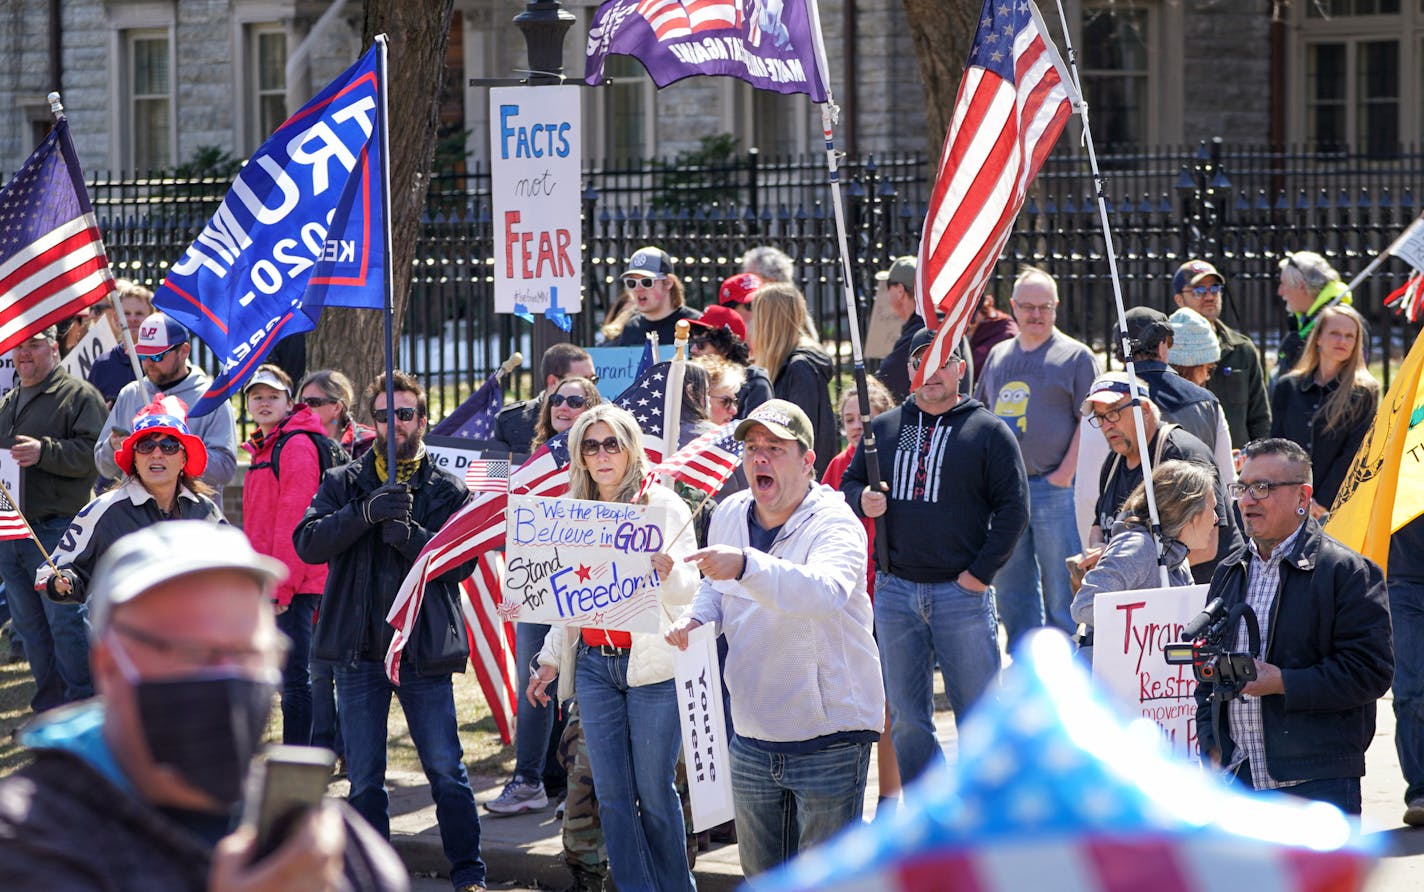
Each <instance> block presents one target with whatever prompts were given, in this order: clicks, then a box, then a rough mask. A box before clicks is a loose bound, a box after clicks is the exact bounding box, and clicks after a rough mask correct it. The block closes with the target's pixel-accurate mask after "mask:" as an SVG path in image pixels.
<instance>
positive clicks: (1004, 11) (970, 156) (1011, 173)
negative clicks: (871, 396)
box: [915, 0, 1078, 386]
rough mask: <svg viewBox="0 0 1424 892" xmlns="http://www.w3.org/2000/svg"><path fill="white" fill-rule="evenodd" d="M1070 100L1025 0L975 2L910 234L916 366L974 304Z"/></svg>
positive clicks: (935, 352)
mask: <svg viewBox="0 0 1424 892" xmlns="http://www.w3.org/2000/svg"><path fill="white" fill-rule="evenodd" d="M1077 103H1078V96H1077V92H1076V90H1075V89H1074V88H1073V81H1072V79H1071V78H1070V77H1069V76H1068V74H1067V70H1066V69H1065V67H1064V65H1063V61H1062V59H1060V58H1059V56H1058V51H1057V50H1056V49H1054V47H1053V43H1052V41H1050V40H1049V38H1048V35H1047V34H1046V33H1045V29H1044V28H1043V20H1042V19H1040V18H1039V16H1038V10H1037V9H1036V8H1034V5H1033V3H1032V2H1030V0H985V3H984V11H983V14H982V15H981V16H980V19H979V29H978V31H977V32H976V33H975V35H974V46H973V49H972V50H970V53H969V67H968V69H967V70H966V71H965V72H964V79H963V80H962V81H961V82H960V84H959V95H958V98H957V99H956V100H955V107H954V117H953V118H952V119H951V120H950V123H949V134H948V136H946V137H945V141H944V151H943V153H942V154H941V157H940V165H939V172H938V174H937V175H936V177H935V185H934V190H933V192H932V193H931V195H930V205H929V213H928V214H927V215H926V217H925V225H924V229H923V235H922V236H921V240H920V258H919V267H918V271H917V274H916V282H915V294H916V295H918V298H919V302H920V315H921V316H922V317H924V320H925V324H926V325H927V326H929V327H930V328H935V327H936V324H937V323H936V321H935V320H936V319H937V315H936V314H937V313H943V314H944V317H945V318H944V322H943V323H942V324H939V330H938V332H937V333H936V335H935V340H934V343H933V344H931V345H930V348H929V353H928V354H927V355H926V357H925V361H924V362H923V363H922V364H921V365H920V371H918V372H916V374H915V385H916V386H918V385H919V384H920V383H921V382H922V381H923V379H924V375H925V374H927V373H929V374H933V373H934V372H935V371H936V370H938V369H939V368H940V367H941V366H943V365H944V363H945V362H946V361H948V359H949V354H950V351H951V350H953V349H954V346H955V345H956V344H958V343H959V340H960V338H961V337H962V336H963V335H964V331H965V329H966V328H967V327H968V325H969V320H970V319H971V318H972V317H973V315H974V311H975V310H976V309H977V307H978V305H979V298H980V297H981V295H982V294H983V292H984V287H985V285H986V284H987V283H988V281H989V275H990V274H991V273H992V272H993V271H994V264H995V263H997V262H998V260H999V255H1000V253H1002V252H1003V249H1004V243H1005V242H1007V241H1008V238H1009V233H1010V231H1011V230H1012V229H1013V225H1014V218H1015V217H1017V216H1018V213H1019V209H1020V208H1022V207H1023V203H1024V196H1025V194H1026V193H1027V191H1028V186H1029V183H1030V182H1032V181H1033V178H1034V176H1035V175H1036V174H1037V173H1038V169H1039V167H1040V166H1042V164H1043V159H1044V158H1046V157H1047V156H1048V153H1049V152H1050V151H1051V150H1052V149H1053V144H1054V142H1056V141H1057V140H1058V134H1059V133H1061V132H1062V131H1063V126H1064V124H1066V123H1067V121H1068V116H1069V115H1070V114H1071V113H1072V110H1073V108H1074V107H1075V105H1076V104H1077Z"/></svg>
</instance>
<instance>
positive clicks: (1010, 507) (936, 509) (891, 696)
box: [841, 329, 1028, 782]
mask: <svg viewBox="0 0 1424 892" xmlns="http://www.w3.org/2000/svg"><path fill="white" fill-rule="evenodd" d="M933 337H934V335H933V334H932V333H931V332H930V331H929V330H928V329H922V330H921V331H920V332H919V333H918V334H916V335H915V339H914V341H913V342H912V344H911V348H910V357H911V358H910V367H911V373H912V374H913V372H914V371H915V370H916V369H917V368H918V365H919V359H920V357H921V356H922V355H923V351H924V350H925V349H927V348H928V347H929V345H930V342H931V340H932V339H933ZM963 374H964V361H963V360H962V359H960V357H959V354H958V352H955V353H951V354H950V358H949V361H948V362H947V363H945V365H944V366H943V367H942V368H939V369H935V370H930V369H926V370H925V379H924V383H923V384H922V385H921V386H920V389H919V390H917V391H916V392H915V393H914V395H913V396H911V397H910V398H909V399H908V400H906V401H905V403H904V404H903V405H901V406H898V407H896V408H894V409H891V410H890V411H889V412H885V413H883V414H881V415H879V416H877V417H876V418H875V420H874V421H872V422H871V424H872V425H874V431H875V438H876V440H877V442H879V443H880V451H879V454H878V458H879V466H880V477H881V480H883V481H885V482H887V483H888V484H889V486H888V491H886V492H876V491H874V490H873V489H871V488H870V486H869V477H868V474H867V468H866V459H865V451H864V450H857V451H856V453H855V457H854V458H853V459H851V463H850V468H849V469H848V470H847V471H846V475H845V478H844V479H843V480H842V482H841V490H842V491H843V492H844V493H845V496H846V501H847V502H848V503H849V504H850V506H851V508H852V509H853V510H854V511H855V513H856V514H858V515H860V516H862V517H882V516H883V517H884V521H883V523H884V527H885V528H884V530H883V533H882V534H880V535H877V536H876V537H875V566H876V574H875V628H876V636H877V640H878V644H879V646H880V661H881V665H882V667H883V669H884V673H885V693H886V697H887V698H888V700H889V702H890V717H891V734H892V735H893V737H894V741H895V756H896V761H898V762H899V764H900V776H901V777H903V778H904V779H905V781H906V782H909V781H911V780H913V779H914V778H915V777H917V776H919V774H920V773H921V772H922V771H924V770H925V768H927V767H928V766H930V765H931V764H933V763H936V762H942V761H943V760H944V754H943V752H942V751H941V750H940V748H939V741H938V739H937V738H936V737H935V727H934V711H933V709H932V704H933V697H932V694H933V680H934V679H933V674H932V672H933V670H932V667H933V665H934V660H935V658H938V660H939V664H940V670H941V672H942V673H943V674H944V687H945V691H946V692H947V693H948V694H949V703H950V706H951V707H953V709H954V717H955V720H956V721H959V720H962V719H963V718H964V715H965V713H966V712H967V711H968V710H969V709H970V707H972V706H973V705H974V702H975V701H976V700H977V699H978V698H979V696H980V695H981V694H982V693H983V692H984V689H985V688H986V687H988V685H989V683H990V682H991V681H992V680H993V678H994V676H995V674H997V673H998V671H999V638H998V620H997V619H996V617H995V615H994V595H993V592H992V591H991V590H990V588H989V586H990V583H992V582H993V581H994V574H995V573H997V572H998V571H999V568H1000V567H1002V566H1003V565H1004V562H1005V561H1007V560H1008V559H1009V555H1010V554H1012V553H1013V550H1014V545H1015V544H1016V543H1017V542H1018V538H1019V535H1020V534H1021V533H1022V532H1023V529H1024V526H1025V525H1027V523H1028V481H1027V478H1026V477H1025V475H1024V466H1023V458H1022V457H1021V456H1020V454H1019V449H1018V441H1016V440H1015V439H1014V435H1013V433H1012V432H1010V431H1009V428H1008V425H1006V424H1004V422H1003V421H1001V420H1000V419H999V418H997V417H996V416H995V415H994V414H993V413H992V412H990V411H989V410H988V409H986V408H984V404H983V403H980V402H979V401H978V400H974V399H970V398H968V397H965V396H963V395H962V394H960V392H959V379H960V376H961V375H963Z"/></svg>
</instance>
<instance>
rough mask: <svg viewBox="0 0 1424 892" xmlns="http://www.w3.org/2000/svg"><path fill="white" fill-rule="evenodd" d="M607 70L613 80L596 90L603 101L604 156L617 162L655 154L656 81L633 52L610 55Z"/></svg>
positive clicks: (606, 63)
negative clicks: (631, 54)
mask: <svg viewBox="0 0 1424 892" xmlns="http://www.w3.org/2000/svg"><path fill="white" fill-rule="evenodd" d="M604 72H605V74H606V76H607V77H608V78H610V79H611V80H612V83H611V84H609V85H608V86H606V87H600V88H599V89H598V90H597V91H596V92H597V93H598V96H599V98H600V99H602V101H603V111H602V114H601V115H600V116H599V118H600V121H601V122H602V125H603V140H602V143H603V146H602V147H603V153H604V157H605V158H606V159H607V160H608V161H610V162H614V163H622V162H624V161H627V160H629V159H638V158H643V157H646V156H648V155H651V154H653V152H654V151H655V150H656V146H655V145H654V144H653V141H652V139H651V138H650V137H651V134H652V121H651V118H652V116H653V107H654V106H653V81H652V78H650V77H648V73H647V72H646V71H644V70H643V66H642V65H641V64H640V63H639V62H638V61H637V60H636V59H634V58H632V57H631V56H609V57H608V58H607V59H606V60H605V61H604Z"/></svg>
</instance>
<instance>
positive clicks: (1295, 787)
mask: <svg viewBox="0 0 1424 892" xmlns="http://www.w3.org/2000/svg"><path fill="white" fill-rule="evenodd" d="M1242 455H1243V456H1244V458H1245V462H1244V464H1243V465H1242V466H1241V473H1240V476H1239V477H1238V479H1237V482H1236V483H1234V484H1232V485H1231V486H1230V487H1229V490H1230V492H1231V495H1232V497H1233V498H1235V499H1236V501H1237V505H1238V507H1239V508H1240V510H1241V520H1242V525H1243V526H1244V528H1245V531H1246V535H1247V537H1248V542H1247V545H1246V547H1245V548H1239V549H1237V550H1236V551H1234V552H1233V553H1232V554H1231V555H1230V556H1229V557H1227V558H1226V559H1225V560H1223V561H1222V562H1221V563H1220V565H1219V566H1218V567H1217V569H1216V573H1215V575H1213V576H1212V580H1211V589H1210V591H1209V592H1208V594H1207V600H1208V601H1211V600H1212V599H1214V598H1221V599H1223V601H1224V602H1225V607H1226V609H1227V610H1230V609H1231V608H1232V607H1234V606H1236V605H1239V604H1242V603H1244V604H1246V605H1248V606H1250V608H1251V609H1252V611H1254V613H1255V615H1256V620H1257V622H1258V624H1259V626H1260V636H1259V639H1258V641H1259V648H1258V652H1255V653H1253V654H1252V655H1253V656H1254V657H1255V658H1256V660H1255V666H1256V679H1255V680H1254V681H1251V682H1248V683H1247V684H1246V685H1245V686H1244V687H1243V688H1242V689H1241V691H1240V694H1239V696H1235V697H1231V698H1230V699H1227V700H1226V701H1225V702H1224V703H1223V702H1221V701H1220V700H1216V701H1214V700H1213V699H1212V694H1213V685H1211V684H1208V683H1201V684H1198V685H1197V692H1196V697H1197V731H1198V734H1199V738H1200V741H1201V752H1202V754H1203V755H1206V756H1209V757H1210V758H1211V760H1212V761H1213V762H1214V763H1215V764H1217V765H1219V766H1221V767H1222V769H1223V771H1224V773H1225V774H1226V775H1227V776H1228V777H1232V778H1234V779H1235V780H1237V781H1238V782H1240V783H1242V784H1244V785H1246V786H1248V787H1251V788H1253V789H1257V790H1274V789H1280V790H1282V791H1284V792H1287V793H1290V794H1291V795H1294V796H1299V797H1302V798H1306V799H1317V800H1320V801H1323V802H1329V803H1331V804H1333V805H1336V806H1338V807H1339V808H1341V809H1342V810H1344V811H1345V812H1347V813H1349V814H1359V813H1360V807H1361V802H1360V778H1361V777H1363V776H1364V773H1365V749H1366V747H1368V746H1369V744H1370V740H1371V739H1372V738H1373V737H1374V732H1375V701H1376V700H1378V699H1379V698H1380V697H1381V696H1383V695H1384V693H1385V691H1387V690H1389V685H1390V681H1391V679H1392V677H1393V674H1394V654H1393V649H1392V642H1391V640H1390V620H1389V602H1388V597H1387V595H1386V593H1385V585H1384V576H1383V574H1382V573H1381V572H1380V568H1379V567H1378V566H1376V565H1375V564H1374V563H1372V562H1371V561H1369V560H1367V559H1366V558H1364V557H1362V556H1360V555H1359V554H1357V553H1355V552H1353V551H1351V550H1350V549H1348V548H1346V547H1345V546H1344V545H1342V544H1341V543H1339V542H1337V541H1336V540H1334V539H1332V538H1330V537H1329V536H1327V535H1325V533H1324V532H1323V531H1322V530H1321V528H1320V525H1319V524H1318V523H1317V522H1316V521H1315V520H1313V519H1311V517H1310V511H1309V506H1310V497H1311V493H1312V486H1311V476H1310V456H1309V455H1307V454H1306V452H1305V450H1303V449H1301V448H1300V446H1298V445H1296V444H1295V443H1292V442H1291V441H1289V440H1284V439H1269V440H1254V441H1252V442H1251V443H1248V444H1247V445H1246V447H1245V448H1244V449H1242ZM1226 634H1227V640H1226V641H1224V642H1222V643H1223V644H1224V645H1226V646H1229V647H1230V649H1231V650H1233V651H1237V652H1243V651H1248V650H1252V649H1253V647H1255V646H1256V643H1255V642H1252V641H1251V640H1250V639H1251V636H1250V634H1249V632H1248V629H1247V623H1246V622H1241V623H1238V625H1237V628H1236V629H1235V630H1227V633H1226Z"/></svg>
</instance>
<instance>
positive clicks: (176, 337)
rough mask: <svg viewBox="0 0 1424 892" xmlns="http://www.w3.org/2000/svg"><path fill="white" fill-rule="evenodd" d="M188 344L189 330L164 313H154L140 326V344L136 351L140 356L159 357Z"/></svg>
mask: <svg viewBox="0 0 1424 892" xmlns="http://www.w3.org/2000/svg"><path fill="white" fill-rule="evenodd" d="M186 343H188V329H186V328H184V327H183V326H181V325H179V324H178V323H177V322H175V321H174V320H173V319H170V318H169V317H167V316H165V315H163V314H162V313H153V314H151V315H150V316H148V317H147V318H145V319H144V320H143V323H142V324H140V325H139V328H138V343H137V344H135V345H134V349H135V350H137V351H138V355H139V356H158V355H159V354H160V353H167V352H168V351H169V350H171V349H173V348H174V347H176V346H178V345H179V344H186Z"/></svg>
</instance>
